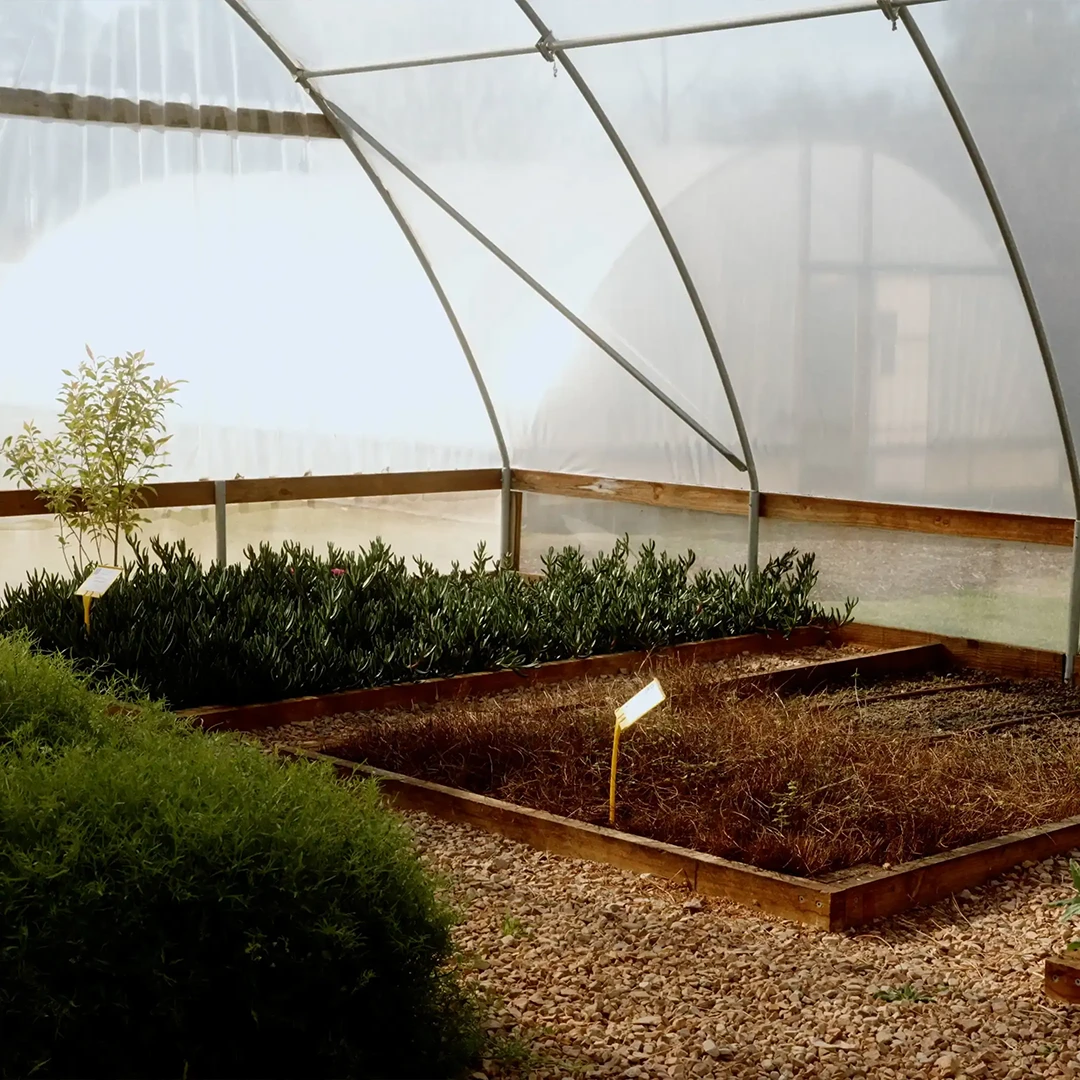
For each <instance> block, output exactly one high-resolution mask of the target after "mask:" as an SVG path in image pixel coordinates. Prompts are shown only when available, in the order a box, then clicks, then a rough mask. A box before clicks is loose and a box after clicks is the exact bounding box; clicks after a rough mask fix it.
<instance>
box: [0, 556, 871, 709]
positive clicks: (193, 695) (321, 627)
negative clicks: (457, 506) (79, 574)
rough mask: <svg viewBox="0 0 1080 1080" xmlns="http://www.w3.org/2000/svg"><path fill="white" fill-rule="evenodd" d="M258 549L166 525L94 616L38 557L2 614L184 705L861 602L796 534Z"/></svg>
mask: <svg viewBox="0 0 1080 1080" xmlns="http://www.w3.org/2000/svg"><path fill="white" fill-rule="evenodd" d="M151 552H152V553H151ZM152 555H153V556H156V559H155V558H154V557H152ZM246 557H247V562H246V564H244V565H237V564H232V565H229V566H225V567H219V566H217V565H211V566H209V567H205V568H204V567H203V566H202V564H201V563H200V561H199V560H198V559H197V558H196V557H195V555H194V554H193V553H192V552H191V551H190V550H189V549H188V548H187V547H186V546H185V545H184V544H183V542H181V543H178V544H176V545H164V544H161V543H158V542H156V541H155V542H153V543H152V544H151V551H147V550H146V549H139V550H138V551H137V554H136V558H135V560H134V562H133V563H132V564H131V565H130V566H129V572H128V574H127V575H126V577H125V578H123V579H121V580H120V581H118V582H117V583H116V585H114V586H113V588H112V589H111V590H110V591H109V592H108V593H107V594H106V596H105V597H104V598H102V599H101V600H99V601H96V602H95V604H94V611H93V618H92V625H91V632H90V633H89V634H88V633H87V631H86V628H85V627H84V625H83V620H82V609H81V606H80V604H79V602H78V600H77V598H76V597H75V596H74V589H75V587H76V585H77V584H78V582H77V580H76V579H75V578H68V577H63V576H60V575H56V574H45V573H35V574H34V575H32V576H31V577H30V578H29V579H28V580H27V582H26V583H25V584H23V585H21V586H18V587H15V588H12V587H8V588H6V589H5V590H4V594H3V599H2V602H0V632H5V631H8V632H10V631H14V630H26V631H28V632H29V633H30V634H31V636H32V637H33V638H34V639H35V641H36V642H37V643H38V644H39V646H40V647H42V648H44V649H48V650H58V651H60V652H62V653H64V654H65V655H67V656H69V657H71V658H72V659H74V660H75V661H76V662H77V663H79V664H80V666H83V667H86V668H91V667H92V668H93V669H94V670H96V671H98V672H101V673H104V674H106V675H108V674H117V673H118V674H122V675H124V676H127V677H129V678H132V679H134V680H136V681H137V682H138V684H139V685H140V686H141V687H142V689H143V690H144V691H146V692H147V693H148V694H150V695H151V696H153V697H156V698H163V699H165V700H166V701H168V702H169V703H170V704H171V705H172V706H173V707H175V708H184V707H188V706H198V705H212V704H246V703H250V702H254V701H268V700H275V699H280V698H285V697H291V696H296V695H300V694H318V693H330V692H333V691H337V690H349V689H356V688H362V687H369V686H377V685H383V684H389V683H398V682H408V681H411V680H416V679H423V678H433V677H438V676H448V675H457V674H462V673H465V672H470V671H485V670H493V669H499V668H517V667H525V666H528V665H531V664H537V663H542V662H544V661H550V660H563V659H568V658H571V657H580V656H590V655H594V654H597V653H607V652H617V651H621V650H624V649H642V648H656V647H659V646H664V645H673V644H678V643H680V642H686V641H700V640H704V639H707V638H714V637H726V636H729V635H733V634H745V633H751V632H754V631H762V630H776V631H780V632H783V633H788V632H790V631H791V630H793V629H794V628H795V627H797V626H806V625H830V624H834V623H837V622H842V621H844V620H845V619H846V618H847V617H848V616H849V615H850V612H851V608H852V607H853V602H849V603H848V608H847V611H846V612H843V613H841V612H837V611H829V610H826V609H825V608H823V607H821V606H820V605H819V604H816V603H815V602H814V601H812V600H811V598H810V595H811V592H812V590H813V588H814V585H815V583H816V581H817V571H816V569H815V568H814V556H813V555H812V554H804V555H801V556H799V555H798V554H797V553H796V552H795V551H790V552H787V553H786V554H784V555H781V556H778V557H776V558H773V559H771V560H770V561H769V562H768V564H767V565H766V566H765V567H764V568H763V569H762V570H761V572H760V573H759V574H757V575H750V574H748V573H747V572H746V570H745V568H743V567H736V568H734V569H732V570H730V571H727V572H724V571H716V570H707V569H702V570H697V571H696V572H692V570H693V565H694V555H693V553H692V552H690V553H688V554H687V555H685V556H679V557H671V556H669V555H667V554H666V553H661V554H657V552H656V549H655V545H653V544H651V543H650V544H647V545H644V546H643V547H642V548H641V550H640V551H639V552H638V554H637V556H636V558H634V559H631V556H630V547H629V542H628V540H627V539H623V540H621V541H620V542H619V543H617V544H616V546H615V548H614V549H613V550H612V551H611V552H610V553H607V554H601V555H598V556H596V558H594V559H593V560H591V561H588V560H586V559H585V557H584V556H583V555H582V554H581V552H580V551H579V550H577V549H576V548H566V549H565V550H563V551H561V552H556V551H554V550H552V551H551V552H549V554H548V556H547V557H546V559H545V560H544V570H545V574H544V576H543V577H541V578H538V579H529V578H523V577H522V576H520V575H519V574H517V573H515V572H513V571H510V570H502V569H495V568H493V566H492V564H491V560H490V559H489V558H488V557H487V556H486V555H485V554H484V550H483V546H481V548H480V549H479V550H478V552H477V555H476V559H475V561H474V563H473V565H472V566H471V567H469V568H465V569H462V568H458V567H455V568H454V569H453V570H452V571H451V572H450V573H439V572H437V571H436V570H435V569H434V568H433V567H432V566H431V565H430V564H428V563H425V562H423V561H422V560H417V566H416V570H415V571H412V570H410V568H409V566H408V564H407V563H406V561H405V560H404V559H402V558H398V557H395V556H394V555H393V553H392V552H391V550H390V549H389V548H388V547H387V546H386V545H385V544H383V543H382V542H381V541H379V540H376V541H374V542H373V543H372V544H371V545H370V546H369V547H368V548H366V549H365V548H361V549H359V550H358V551H356V552H345V551H341V550H339V549H337V548H334V547H333V546H331V547H330V548H329V549H328V555H327V557H326V558H319V557H318V556H316V555H315V554H314V553H313V552H312V551H310V550H308V549H302V548H301V547H299V546H298V545H290V544H286V545H285V546H284V548H282V549H281V550H276V549H273V548H271V547H270V546H269V545H265V544H264V545H262V546H261V547H260V548H259V549H258V551H255V550H254V549H252V548H248V550H247V552H246Z"/></svg>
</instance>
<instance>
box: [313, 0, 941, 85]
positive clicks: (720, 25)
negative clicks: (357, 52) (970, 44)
mask: <svg viewBox="0 0 1080 1080" xmlns="http://www.w3.org/2000/svg"><path fill="white" fill-rule="evenodd" d="M944 2H945V0H896V3H895V6H896V7H910V6H913V5H917V4H940V3H944ZM871 11H881V6H880V5H879V4H878V3H877V2H876V0H863V2H855V3H848V4H833V5H831V6H829V7H820V8H807V9H804V10H802V11H774V12H770V13H768V14H764V15H747V16H744V17H743V18H739V19H720V20H717V21H715V22H706V23H694V24H691V25H688V26H668V27H662V28H658V29H655V30H638V31H630V32H628V33H625V34H599V35H594V36H592V37H578V38H564V39H562V40H559V39H553V40H545V41H543V42H538V43H537V44H534V45H513V46H509V47H506V48H502V49H487V50H485V51H482V52H465V53H447V54H444V55H440V56H420V57H413V58H409V59H402V60H386V61H382V62H380V63H373V64H356V65H353V66H350V67H336V68H312V69H310V70H308V69H305V70H302V71H300V72H299V75H298V78H303V79H325V78H329V77H331V76H334V75H365V74H369V73H371V72H375V71H402V70H404V69H407V68H421V67H438V66H440V65H443V64H464V63H468V62H469V61H471V60H500V59H503V58H505V57H511V56H530V55H531V54H532V53H534V52H537V51H540V52H541V53H543V52H544V51H548V52H551V53H560V52H569V51H570V50H571V49H592V48H596V47H597V46H600V45H626V44H629V43H631V42H635V41H656V40H658V39H660V38H673V37H689V36H690V35H693V34H713V33H716V32H718V31H721V30H743V29H748V28H750V27H754V26H775V25H777V24H779V23H791V22H806V21H808V20H810V19H827V18H831V17H833V16H837V15H862V14H865V13H867V12H871ZM541 46H542V47H541Z"/></svg>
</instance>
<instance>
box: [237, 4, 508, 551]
mask: <svg viewBox="0 0 1080 1080" xmlns="http://www.w3.org/2000/svg"><path fill="white" fill-rule="evenodd" d="M225 2H226V3H227V4H228V5H229V7H231V8H232V9H233V11H235V12H236V14H237V15H239V16H240V18H241V19H243V20H244V22H245V23H246V24H247V25H248V26H249V27H250V28H251V29H252V30H253V31H254V32H255V34H256V35H257V36H258V37H259V39H260V40H261V41H262V42H263V44H264V45H266V47H267V48H268V49H270V51H271V52H272V53H273V54H274V55H275V56H276V57H277V58H278V60H280V61H281V63H282V64H283V65H284V66H285V68H286V69H287V70H288V72H289V74H290V75H292V76H293V78H294V79H296V81H297V82H298V83H299V84H300V85H301V86H302V87H303V88H304V90H305V91H306V92H307V94H308V96H309V97H310V98H311V100H312V101H313V102H314V103H315V104H316V105H317V106H318V108H319V110H320V111H321V112H322V114H323V115H324V116H325V117H326V119H327V120H328V121H329V123H330V124H331V126H332V127H333V128H334V130H335V131H337V133H338V135H339V136H340V137H341V138H342V140H344V142H345V145H346V146H348V148H349V151H350V152H351V153H352V155H353V157H354V158H355V159H356V161H357V163H358V164H359V165H360V168H361V169H363V170H364V173H365V175H366V176H367V178H368V179H369V180H370V181H371V183H372V184H373V185H374V187H375V190H376V191H377V192H378V193H379V197H380V198H381V199H382V201H383V203H384V204H385V205H386V208H387V209H388V210H389V211H390V213H391V215H393V218H394V221H396V222H397V225H398V228H399V229H401V232H402V234H403V235H404V237H405V239H406V240H407V241H408V244H409V247H411V248H412V251H413V254H414V255H415V256H416V259H417V261H418V262H419V263H420V266H421V268H422V269H423V271H424V274H425V275H426V276H427V279H428V281H429V282H430V283H431V287H432V289H434V290H435V295H436V296H437V297H438V299H439V303H440V304H441V305H442V309H443V312H444V313H445V314H446V317H447V319H448V320H449V322H450V326H451V328H452V329H453V331H454V337H455V338H457V342H458V345H459V346H460V347H461V351H462V353H463V354H464V356H465V362H466V363H467V364H468V365H469V371H470V372H471V373H472V377H473V380H474V382H475V383H476V388H477V390H478V391H479V393H480V398H481V400H482V401H483V403H484V410H485V411H486V412H487V416H488V420H489V422H490V423H491V430H492V433H493V434H494V436H495V442H496V443H497V445H498V448H499V458H500V460H501V462H502V498H501V512H500V522H499V533H500V544H501V547H502V551H501V557H502V558H503V559H506V558H509V556H510V554H511V549H512V546H513V538H512V536H511V530H512V520H511V519H512V514H511V476H512V473H511V467H510V453H509V450H508V449H507V446H506V439H505V438H504V437H503V432H502V425H501V424H500V423H499V417H498V414H497V413H496V411H495V405H494V402H492V400H491V395H490V394H489V393H488V388H487V384H486V383H485V381H484V376H483V373H482V372H481V371H480V367H479V365H478V364H477V362H476V356H475V355H474V353H473V351H472V346H470V344H469V340H468V338H467V337H466V336H465V331H464V329H463V327H462V325H461V322H460V321H459V320H458V317H457V313H456V312H455V311H454V307H453V305H452V304H451V303H450V298H449V297H448V296H447V295H446V291H445V290H444V289H443V287H442V283H441V282H440V280H439V276H438V274H436V273H435V268H434V267H433V266H432V264H431V260H430V259H429V258H428V257H427V253H426V252H425V251H424V249H423V247H422V245H421V244H420V241H419V239H418V238H417V236H416V233H415V232H414V231H413V229H412V226H411V225H410V224H409V222H408V220H407V219H406V218H405V215H404V214H403V213H402V212H401V208H400V207H399V206H398V205H397V203H396V202H395V201H394V197H393V196H392V195H391V194H390V192H389V191H387V189H386V186H385V185H384V184H383V182H382V179H381V178H380V177H379V175H378V173H377V172H376V170H375V168H374V166H372V164H371V162H370V161H368V159H367V155H365V154H364V152H363V151H362V150H361V149H360V147H359V146H357V144H356V140H355V139H354V138H353V136H352V133H351V131H349V130H348V129H347V128H346V127H345V125H343V124H342V123H341V121H340V119H339V117H338V115H337V112H336V110H335V109H333V107H332V106H331V105H330V103H329V102H328V101H327V100H326V99H325V98H324V97H323V96H322V94H321V93H320V92H319V91H318V90H316V89H315V87H313V86H312V85H311V84H310V82H308V80H307V79H305V78H304V77H303V75H302V73H301V71H300V68H299V66H298V65H297V64H295V63H294V62H293V60H292V58H291V57H290V56H289V55H288V53H286V52H285V50H284V49H283V48H282V47H281V46H280V45H279V44H278V42H277V41H276V40H275V39H274V37H273V36H272V35H271V34H270V33H269V31H267V30H266V28H265V27H264V26H263V25H262V23H260V22H259V20H258V18H257V17H256V16H255V15H254V14H253V13H252V12H251V11H249V10H248V8H247V7H246V5H245V4H244V3H243V2H242V0H225Z"/></svg>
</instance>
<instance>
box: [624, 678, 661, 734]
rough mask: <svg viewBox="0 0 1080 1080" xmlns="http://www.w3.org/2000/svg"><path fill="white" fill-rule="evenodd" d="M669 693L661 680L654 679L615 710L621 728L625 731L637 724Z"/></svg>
mask: <svg viewBox="0 0 1080 1080" xmlns="http://www.w3.org/2000/svg"><path fill="white" fill-rule="evenodd" d="M666 697H667V694H665V693H664V688H663V687H662V686H661V685H660V682H659V680H657V679H653V681H652V682H651V683H649V685H648V686H646V687H645V688H644V689H643V690H639V691H638V692H637V693H636V694H635V695H634V696H633V697H632V698H631V699H630V700H629V701H628V702H627V703H626V704H625V705H621V706H620V707H619V708H618V709H616V710H615V719H616V720H617V721H618V724H619V730H620V731H625V730H626V729H627V728H628V727H630V726H631V725H632V724H636V723H637V722H638V721H639V720H640V719H641V718H642V717H643V716H644V715H645V714H646V713H647V712H649V711H650V710H651V709H655V708H656V706H657V705H659V704H660V702H662V701H663V700H664V699H665V698H666Z"/></svg>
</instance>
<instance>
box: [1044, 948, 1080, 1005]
mask: <svg viewBox="0 0 1080 1080" xmlns="http://www.w3.org/2000/svg"><path fill="white" fill-rule="evenodd" d="M1043 989H1044V990H1045V991H1046V996H1047V997H1048V998H1051V999H1052V1000H1053V1001H1059V1002H1062V1003H1064V1004H1068V1005H1080V953H1059V954H1058V955H1056V956H1051V957H1049V958H1048V959H1047V961H1046V965H1045V968H1044V973H1043Z"/></svg>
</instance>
